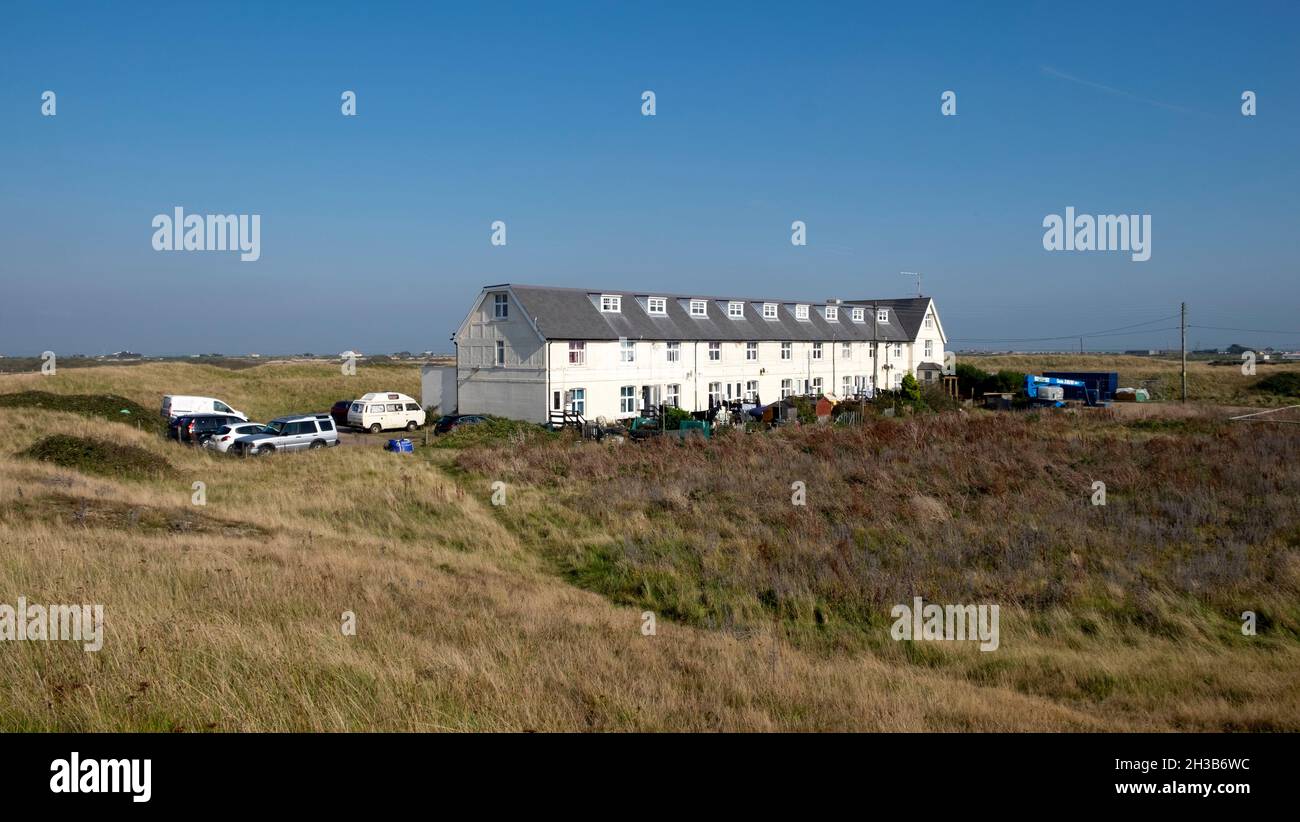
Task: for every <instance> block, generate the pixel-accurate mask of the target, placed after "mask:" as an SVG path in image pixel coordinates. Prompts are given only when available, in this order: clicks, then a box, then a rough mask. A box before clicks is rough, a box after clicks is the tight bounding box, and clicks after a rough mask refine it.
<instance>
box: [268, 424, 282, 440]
mask: <svg viewBox="0 0 1300 822" xmlns="http://www.w3.org/2000/svg"><path fill="white" fill-rule="evenodd" d="M266 433H268V434H274V435H276V436H277V437H278V436H280V435H281V434H283V433H284V423H282V422H280V421H279V420H274V421H272V422H268V423H267V424H266Z"/></svg>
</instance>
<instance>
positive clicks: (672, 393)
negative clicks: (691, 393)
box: [664, 382, 682, 408]
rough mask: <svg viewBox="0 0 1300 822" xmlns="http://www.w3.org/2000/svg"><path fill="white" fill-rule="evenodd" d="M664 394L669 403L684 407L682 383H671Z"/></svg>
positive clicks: (676, 406)
mask: <svg viewBox="0 0 1300 822" xmlns="http://www.w3.org/2000/svg"><path fill="white" fill-rule="evenodd" d="M664 395H665V396H666V397H667V399H668V404H669V405H671V406H673V407H675V408H681V407H682V386H681V384H680V383H675V382H674V383H669V384H668V386H667V390H666V391H664Z"/></svg>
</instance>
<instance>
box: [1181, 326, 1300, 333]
mask: <svg viewBox="0 0 1300 822" xmlns="http://www.w3.org/2000/svg"><path fill="white" fill-rule="evenodd" d="M1187 327H1188V328H1205V329H1209V330H1211V331H1244V332H1247V333H1250V334H1300V331H1270V330H1268V329H1266V328H1225V327H1223V326H1221V325H1189V326H1187Z"/></svg>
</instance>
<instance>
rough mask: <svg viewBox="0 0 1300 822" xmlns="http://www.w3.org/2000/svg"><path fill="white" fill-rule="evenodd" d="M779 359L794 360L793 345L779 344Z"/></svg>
mask: <svg viewBox="0 0 1300 822" xmlns="http://www.w3.org/2000/svg"><path fill="white" fill-rule="evenodd" d="M781 359H783V360H793V359H794V343H789V342H783V343H781Z"/></svg>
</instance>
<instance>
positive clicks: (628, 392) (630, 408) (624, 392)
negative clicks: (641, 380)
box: [618, 385, 636, 414]
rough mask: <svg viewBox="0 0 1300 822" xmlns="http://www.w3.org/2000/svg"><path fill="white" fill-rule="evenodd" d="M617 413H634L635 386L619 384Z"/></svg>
mask: <svg viewBox="0 0 1300 822" xmlns="http://www.w3.org/2000/svg"><path fill="white" fill-rule="evenodd" d="M618 413H620V414H635V413H636V386H635V385H620V386H619V387H618Z"/></svg>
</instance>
